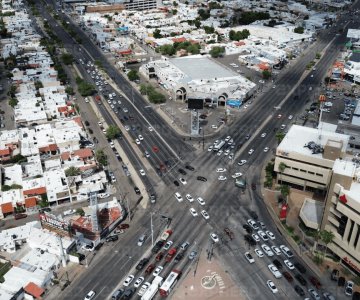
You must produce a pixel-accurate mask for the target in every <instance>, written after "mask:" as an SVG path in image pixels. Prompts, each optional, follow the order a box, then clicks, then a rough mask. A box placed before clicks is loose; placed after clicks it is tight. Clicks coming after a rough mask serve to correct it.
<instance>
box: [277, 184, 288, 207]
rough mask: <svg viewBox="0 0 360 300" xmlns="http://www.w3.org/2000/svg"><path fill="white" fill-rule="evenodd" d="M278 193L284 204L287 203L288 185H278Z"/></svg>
mask: <svg viewBox="0 0 360 300" xmlns="http://www.w3.org/2000/svg"><path fill="white" fill-rule="evenodd" d="M279 191H280V193H281V195H282V196H283V197H284V198H285V199H286V203H287V202H288V201H287V197H288V196H289V194H290V188H289V186H288V185H285V184H282V185H280V187H279Z"/></svg>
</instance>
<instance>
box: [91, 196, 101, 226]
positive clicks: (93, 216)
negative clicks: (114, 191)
mask: <svg viewBox="0 0 360 300" xmlns="http://www.w3.org/2000/svg"><path fill="white" fill-rule="evenodd" d="M90 205H91V223H92V224H91V225H92V229H93V231H94V232H97V231H99V222H98V216H97V210H98V204H97V193H94V192H91V193H90Z"/></svg>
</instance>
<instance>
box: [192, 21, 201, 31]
mask: <svg viewBox="0 0 360 300" xmlns="http://www.w3.org/2000/svg"><path fill="white" fill-rule="evenodd" d="M194 26H195V27H196V28H198V29H199V28H200V26H201V21H200V20H198V19H196V20H195V21H194Z"/></svg>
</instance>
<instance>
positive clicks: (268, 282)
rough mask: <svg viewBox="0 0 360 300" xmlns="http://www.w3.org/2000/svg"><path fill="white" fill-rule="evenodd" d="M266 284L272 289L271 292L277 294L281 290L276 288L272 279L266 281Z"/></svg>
mask: <svg viewBox="0 0 360 300" xmlns="http://www.w3.org/2000/svg"><path fill="white" fill-rule="evenodd" d="M266 285H267V286H268V287H269V289H270V290H271V292H272V293H273V294H276V293H277V292H279V291H278V289H277V288H276V286H275V284H274V283H273V282H272V281H271V280H268V281H266Z"/></svg>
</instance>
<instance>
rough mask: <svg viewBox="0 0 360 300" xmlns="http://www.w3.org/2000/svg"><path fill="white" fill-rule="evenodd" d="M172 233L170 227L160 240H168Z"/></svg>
mask: <svg viewBox="0 0 360 300" xmlns="http://www.w3.org/2000/svg"><path fill="white" fill-rule="evenodd" d="M171 234H172V230H171V229H168V230H166V231H164V233H163V234H162V235H161V237H160V240H163V241H166V240H167V239H168V238H169V236H170V235H171Z"/></svg>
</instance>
